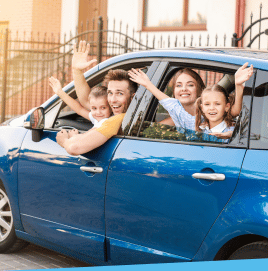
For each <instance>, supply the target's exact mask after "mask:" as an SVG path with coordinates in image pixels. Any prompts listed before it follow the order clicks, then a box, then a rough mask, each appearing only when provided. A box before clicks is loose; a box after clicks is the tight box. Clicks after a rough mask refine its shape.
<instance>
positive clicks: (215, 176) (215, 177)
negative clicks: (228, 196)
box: [192, 173, 225, 181]
mask: <svg viewBox="0 0 268 271" xmlns="http://www.w3.org/2000/svg"><path fill="white" fill-rule="evenodd" d="M192 177H193V178H195V179H203V180H211V181H223V180H225V175H224V174H221V173H194V174H193V175H192Z"/></svg>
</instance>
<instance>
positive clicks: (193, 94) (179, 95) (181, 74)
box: [160, 68, 205, 125]
mask: <svg viewBox="0 0 268 271" xmlns="http://www.w3.org/2000/svg"><path fill="white" fill-rule="evenodd" d="M204 88H205V84H204V82H203V80H202V79H201V77H200V76H199V74H198V73H197V72H195V71H193V70H192V69H189V68H184V69H181V70H179V71H178V72H177V73H176V74H175V76H174V77H173V97H174V98H175V99H177V100H179V101H180V103H181V105H182V106H183V108H184V109H185V111H186V112H187V113H188V114H189V116H188V117H189V121H193V120H194V118H195V113H196V106H195V101H196V99H197V98H199V97H200V95H201V93H202V90H203V89H204ZM190 119H193V120H190ZM160 123H162V124H167V125H175V123H174V122H173V120H172V118H171V117H168V118H166V119H164V120H162V121H161V122H160Z"/></svg>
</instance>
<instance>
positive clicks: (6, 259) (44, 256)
mask: <svg viewBox="0 0 268 271" xmlns="http://www.w3.org/2000/svg"><path fill="white" fill-rule="evenodd" d="M88 266H90V265H89V264H86V263H83V262H80V261H77V260H74V259H72V258H69V257H66V256H64V255H61V254H59V253H57V252H53V251H51V250H48V249H45V248H42V247H38V246H35V245H29V246H27V247H26V248H24V249H22V250H21V251H19V252H17V253H13V254H0V270H1V271H2V270H25V269H26V270H28V269H49V268H51V269H53V268H71V267H88Z"/></svg>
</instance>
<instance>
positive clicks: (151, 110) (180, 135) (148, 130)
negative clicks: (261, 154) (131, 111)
mask: <svg viewBox="0 0 268 271" xmlns="http://www.w3.org/2000/svg"><path fill="white" fill-rule="evenodd" d="M193 70H194V71H196V72H197V73H198V74H199V75H200V77H201V78H202V80H203V82H204V83H205V85H206V86H212V85H214V84H216V83H219V82H220V83H221V82H224V80H225V79H226V76H229V77H233V75H234V73H235V71H234V72H233V73H232V72H230V71H228V72H226V73H224V72H218V71H212V70H202V69H201V70H200V69H194V68H193ZM175 72H176V69H175ZM173 73H174V71H173ZM167 77H169V78H170V79H169V80H168V81H167V82H166V84H164V85H163V84H162V85H161V86H160V89H161V90H163V91H164V92H165V93H166V94H167V95H168V96H169V97H173V88H174V76H169V75H167ZM167 77H166V78H167ZM225 87H226V88H227V89H228V91H229V92H230V93H231V95H234V90H235V86H234V83H232V84H231V85H228V86H225ZM244 94H245V95H244V97H243V102H244V103H243V109H242V110H241V113H240V115H239V116H238V117H236V118H234V119H233V126H234V132H233V135H232V136H231V137H230V138H229V139H223V138H219V137H216V136H214V135H210V134H208V133H204V132H196V131H195V130H194V129H185V128H178V127H176V126H174V124H170V123H168V124H167V123H165V120H167V119H170V116H169V113H168V112H167V111H166V110H165V109H164V108H163V106H162V105H160V104H159V102H158V100H157V99H156V98H153V99H152V101H151V103H150V104H149V107H148V108H147V113H146V114H145V115H144V116H145V117H143V116H142V115H141V117H140V118H139V119H138V121H137V123H136V124H135V125H134V126H133V127H132V130H131V132H130V135H131V136H137V137H140V138H147V139H157V140H159V139H160V140H172V141H187V142H203V143H213V144H214V143H215V144H228V143H231V142H233V141H234V142H235V145H239V144H240V143H241V142H240V141H241V140H240V138H241V137H242V136H243V135H241V134H240V132H239V131H240V130H241V127H242V125H241V122H242V120H243V125H244V126H243V127H244V129H245V128H246V127H247V126H248V122H247V119H248V115H247V117H245V115H246V114H245V111H248V112H249V108H250V107H249V103H250V97H251V89H248V93H246V92H245V93H244ZM163 120H164V121H163Z"/></svg>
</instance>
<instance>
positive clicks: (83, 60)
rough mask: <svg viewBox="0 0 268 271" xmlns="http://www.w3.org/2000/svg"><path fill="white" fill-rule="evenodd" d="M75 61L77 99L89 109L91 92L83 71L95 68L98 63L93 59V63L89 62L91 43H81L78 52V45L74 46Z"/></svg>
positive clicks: (73, 61)
mask: <svg viewBox="0 0 268 271" xmlns="http://www.w3.org/2000/svg"><path fill="white" fill-rule="evenodd" d="M73 50H74V54H73V59H72V69H73V77H74V85H75V90H76V93H77V97H78V99H79V102H80V103H81V104H82V105H83V106H84V107H85V108H87V109H89V100H88V95H89V93H90V91H91V89H90V87H89V85H88V84H87V81H86V79H85V77H84V73H83V70H84V69H86V68H89V67H91V66H93V64H94V63H96V61H97V60H96V59H92V60H91V61H87V58H88V53H89V50H90V45H89V43H88V44H87V43H86V41H80V42H79V46H78V50H76V43H74V45H73Z"/></svg>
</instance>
